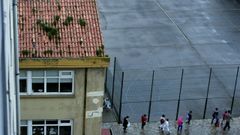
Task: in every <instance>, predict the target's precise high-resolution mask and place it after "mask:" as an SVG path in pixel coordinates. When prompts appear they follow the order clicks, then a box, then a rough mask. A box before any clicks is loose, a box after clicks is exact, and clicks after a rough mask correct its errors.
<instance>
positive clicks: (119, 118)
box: [118, 72, 124, 124]
mask: <svg viewBox="0 0 240 135" xmlns="http://www.w3.org/2000/svg"><path fill="white" fill-rule="evenodd" d="M123 81H124V72H122V81H121V93H120V102H119V115H118V123H119V124H120V123H122V121H121V115H122V93H123Z"/></svg>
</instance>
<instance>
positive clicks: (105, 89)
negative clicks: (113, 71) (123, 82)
mask: <svg viewBox="0 0 240 135" xmlns="http://www.w3.org/2000/svg"><path fill="white" fill-rule="evenodd" d="M107 72H108V68H106V70H105V83H104V93H107V79H108V77H107V76H108V73H107ZM108 96H109V95H108Z"/></svg>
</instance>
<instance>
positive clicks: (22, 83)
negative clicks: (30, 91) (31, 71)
mask: <svg viewBox="0 0 240 135" xmlns="http://www.w3.org/2000/svg"><path fill="white" fill-rule="evenodd" d="M20 92H27V79H20Z"/></svg>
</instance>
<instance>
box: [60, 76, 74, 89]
mask: <svg viewBox="0 0 240 135" xmlns="http://www.w3.org/2000/svg"><path fill="white" fill-rule="evenodd" d="M60 92H72V79H60Z"/></svg>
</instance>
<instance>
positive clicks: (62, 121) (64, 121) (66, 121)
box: [61, 120, 70, 123]
mask: <svg viewBox="0 0 240 135" xmlns="http://www.w3.org/2000/svg"><path fill="white" fill-rule="evenodd" d="M61 123H70V120H61Z"/></svg>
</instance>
